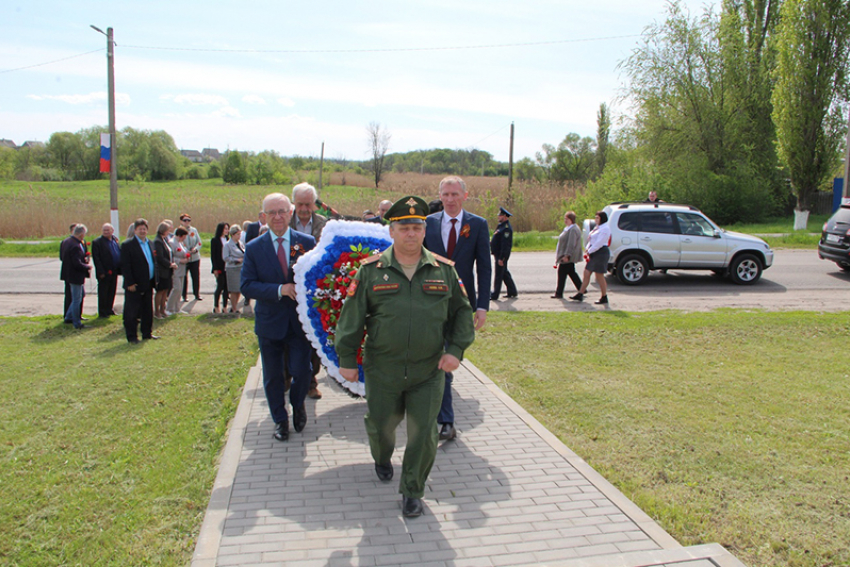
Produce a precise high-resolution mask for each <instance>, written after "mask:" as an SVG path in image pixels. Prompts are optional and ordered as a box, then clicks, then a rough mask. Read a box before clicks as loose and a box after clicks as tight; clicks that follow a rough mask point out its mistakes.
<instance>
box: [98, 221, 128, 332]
mask: <svg viewBox="0 0 850 567" xmlns="http://www.w3.org/2000/svg"><path fill="white" fill-rule="evenodd" d="M91 257H92V260H93V261H94V270H95V275H96V276H97V316H98V317H109V316H111V315H115V311H113V310H112V307H113V305H115V290H116V289H117V287H118V274H120V273H121V245H120V244H119V242H118V238H117V237H116V236H115V229H114V228H113V227H112V225H111V224H109V223H106V224H104V225H103V228H101V236H98V237H97V238H95V239H94V240H93V241H92V243H91Z"/></svg>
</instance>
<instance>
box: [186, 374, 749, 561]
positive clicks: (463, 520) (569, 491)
mask: <svg viewBox="0 0 850 567" xmlns="http://www.w3.org/2000/svg"><path fill="white" fill-rule="evenodd" d="M327 380H329V379H328V378H327V377H325V378H324V379H323V380H322V382H323V386H322V391H323V393H324V397H323V398H322V399H321V400H318V401H314V400H309V399H308V400H307V406H308V409H307V412H308V416H309V420H308V424H307V427H306V428H305V430H304V431H303V432H302V433H300V434H299V433H294V432H292V433H291V437H290V440H289V441H288V442H286V443H279V442H276V441H274V439H273V438H272V435H271V434H272V430H273V423H272V421H271V417H270V416H269V413H268V409H267V406H266V401H265V396H264V394H263V388H262V379H261V370H260V368H259V367H255V368H253V369H251V371H250V372H249V374H248V379H247V382H246V385H245V389H244V392H243V397H242V401H241V403H240V405H239V408H238V410H237V414H236V416H235V418H234V420H233V423H232V424H231V429H230V434H229V437H228V441H227V444H226V447H225V450H224V452H223V454H222V462H221V466H220V469H219V474H218V478H217V479H216V483H215V486H214V489H213V494H212V497H211V500H210V504H209V508H208V509H207V513H206V516H205V519H204V523H203V526H202V528H201V533H200V536H199V540H198V545H197V548H196V550H195V555H194V558H193V561H192V565H193V567H212V566H214V565H264V566H270V565H286V566H294V567H302V566H303V567H306V566H313V565H315V566H353V565H417V566H431V565H434V566H462V565H475V566H478V565H481V566H495V565H559V566H565V567H591V566H616V567H632V566H634V567H637V566H650V565H659V566H660V565H667V566H673V565H675V566H676V567H712V566H713V567H733V566H735V567H740V566H741V565H742V563H740V562H739V561H738V560H737V559H735V558H734V557H732V556H731V555H730V554H728V553H727V552H726V551H725V550H724V549H723V548H722V547H721V546H719V545H716V544H711V545H701V546H694V547H690V548H683V547H681V546H680V545H679V544H678V543H677V542H676V541H675V540H674V539H673V538H672V537H671V536H670V535H669V534H667V533H666V532H665V531H664V530H663V529H661V527H660V526H658V525H657V524H656V523H655V522H654V521H653V520H652V519H651V518H649V517H648V516H647V515H646V514H644V513H643V512H642V511H641V510H640V509H638V508H637V507H636V506H635V505H634V504H633V503H632V502H630V501H629V500H628V499H626V498H625V497H624V496H623V495H622V494H621V493H620V492H619V491H618V490H617V489H616V488H614V487H613V486H612V485H611V484H609V483H608V482H607V481H606V480H605V479H603V478H602V477H601V476H600V475H599V474H597V473H596V472H595V471H594V470H593V469H592V468H590V466H588V465H587V463H585V462H584V461H583V460H582V459H581V458H579V457H578V456H576V455H575V454H574V453H573V452H572V451H570V450H569V449H568V448H567V447H566V446H565V445H564V444H563V443H561V442H560V441H559V440H558V439H557V438H556V437H555V436H554V435H552V434H551V433H550V432H549V431H547V430H546V429H545V428H544V427H543V426H542V425H540V423H539V422H537V420H535V419H534V418H533V417H531V416H530V415H529V414H528V413H527V412H525V411H524V410H523V409H522V408H520V407H519V406H518V405H517V404H516V403H515V402H513V400H511V399H510V398H509V397H507V396H506V395H505V394H504V393H503V392H502V391H501V390H499V389H498V388H497V387H496V386H495V385H494V384H493V382H491V381H490V380H489V379H488V378H487V377H486V376H485V375H484V374H482V373H481V372H480V371H479V370H478V369H477V368H475V367H474V366H473V365H472V364H470V363H469V362H465V363H464V365H463V366H462V367H461V369H460V370H459V371H458V372H457V373H456V375H455V381H454V387H455V391H456V396H455V409H456V413H457V416H458V422H457V427H458V429H459V431H460V434H459V436H458V438H457V439H456V440H455V441H450V442H446V443H442V444H441V445H440V448H439V450H438V453H437V461H436V463H435V465H434V468H433V469H432V471H431V476H430V478H429V483H428V487H427V489H426V493H425V500H424V501H425V515H423V516H422V517H419V518H413V519H404V518H403V517H402V516H401V509H400V503H401V496H400V494H398V484H397V480H394V481H392V482H390V483H382V482H381V481H379V480H378V479H377V477H376V476H375V472H374V466H373V463H372V461H371V457H370V454H369V449H368V444H367V439H366V434H365V430H364V426H363V415H364V413H365V411H366V404H365V402H364V401H363V400H357V399H353V398H351V397H349V396H348V395H347V394H345V393H343V392H342V390H341V388H338V387H335V386H333V385H330V384H328V383H327ZM404 431H405V425H404V424H402V426H401V427H400V428H399V438H398V442H397V445H398V446H399V449H398V450H397V452H396V454H395V455H394V457H393V464H394V465H395V467H396V479H397V478H398V473H399V471H400V466H401V458H402V456H403V452H404V444H405V435H404Z"/></svg>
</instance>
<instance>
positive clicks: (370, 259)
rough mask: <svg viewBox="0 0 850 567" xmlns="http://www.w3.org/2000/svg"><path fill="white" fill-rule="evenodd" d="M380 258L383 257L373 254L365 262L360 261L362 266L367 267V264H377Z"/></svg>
mask: <svg viewBox="0 0 850 567" xmlns="http://www.w3.org/2000/svg"><path fill="white" fill-rule="evenodd" d="M380 257H381V255H380V254H372V255H371V256H369V257H368V258H366V259H364V260H360V265H361V266H365V265H367V264H372V263H374V262H377V261H378V260H379V259H380Z"/></svg>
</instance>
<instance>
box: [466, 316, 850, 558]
mask: <svg viewBox="0 0 850 567" xmlns="http://www.w3.org/2000/svg"><path fill="white" fill-rule="evenodd" d="M848 341H850V313H837V314H825V313H760V312H749V311H730V310H720V311H717V312H713V313H707V314H706V313H694V314H682V313H677V312H657V313H639V314H627V313H623V312H610V313H592V314H590V313H513V314H511V313H500V312H496V313H491V314H490V316H489V317H488V318H487V326H486V328H485V329H484V330H483V331H482V332H480V333H479V334H478V336H477V338H476V342H475V344H474V345H473V347H472V348H471V349H470V351H469V352H468V357H469V358H470V359H471V360H472V361H473V362H474V363H475V364H476V365H477V366H478V367H479V368H481V369H482V370H483V371H484V372H485V373H486V374H487V375H488V376H489V377H490V378H492V379H493V381H494V382H496V383H497V384H498V385H499V386H500V387H501V388H502V389H503V390H504V391H505V392H507V393H508V394H509V395H510V396H511V397H512V398H513V399H514V400H516V401H517V402H518V403H519V404H520V405H521V406H522V407H524V408H525V409H526V410H528V411H529V412H530V413H532V414H533V415H534V416H535V417H536V418H537V419H538V420H540V421H541V422H542V423H543V425H544V426H546V427H547V428H548V429H549V430H550V431H552V432H553V433H555V434H556V435H557V436H558V437H559V438H560V439H561V440H562V441H563V442H564V443H565V444H566V445H567V446H569V447H570V448H571V449H573V450H574V451H576V452H577V453H578V454H579V455H580V456H581V457H583V458H584V459H585V460H587V461H588V462H589V463H590V464H591V466H593V467H594V468H595V469H596V470H597V471H599V472H600V473H601V474H602V475H603V476H605V477H606V478H607V479H608V480H610V481H611V482H613V483H614V484H615V485H616V486H617V487H618V488H619V489H620V490H621V491H623V492H624V493H625V495H626V496H627V497H629V498H630V499H631V500H633V501H634V502H635V503H636V504H637V505H638V506H639V507H640V508H641V509H643V510H644V511H646V512H647V513H648V514H650V515H651V516H652V517H653V518H655V519H656V520H657V521H658V522H659V523H660V524H661V525H662V526H663V527H664V528H665V529H666V530H667V531H668V532H670V533H671V534H672V535H673V537H675V538H676V539H677V540H678V541H679V542H681V543H682V544H684V545H693V544H699V543H707V542H718V543H721V544H722V545H724V546H725V547H727V548H728V549H729V550H730V551H731V552H732V553H734V554H735V555H736V556H737V557H739V558H740V559H741V560H742V561H743V562H744V563H745V564H747V565H750V566H753V567H756V566H768V565H770V566H799V567H816V566H826V565H835V566H837V565H848V564H850V551H848V545H847V542H850V480H848V474H850V473H848V471H850V370H848V368H850V366H848V365H847V364H846V363H845V362H844V360H843V359H844V356H843V354H842V353H843V352H844V348H846V347H847V344H848Z"/></svg>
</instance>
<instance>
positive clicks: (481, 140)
mask: <svg viewBox="0 0 850 567" xmlns="http://www.w3.org/2000/svg"><path fill="white" fill-rule="evenodd" d="M509 126H510V124H505V125H504V126H502V127H501V128H499V129H498V130H496V131H495V132H493V133H492V134H488V135H486V136H484V137H483V138H481V139H480V140H478V141H477V142H475V143H474V144H472V145H471V146H468V147H470V148H475V147H476V146H478V144H480V143H481V142H483V141H484V140H486V139H487V138H492V137H493V136H495V135H496V134H498V133H499V132H501V131H502V130H504V129H505V128H508V127H509Z"/></svg>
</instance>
